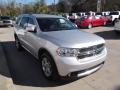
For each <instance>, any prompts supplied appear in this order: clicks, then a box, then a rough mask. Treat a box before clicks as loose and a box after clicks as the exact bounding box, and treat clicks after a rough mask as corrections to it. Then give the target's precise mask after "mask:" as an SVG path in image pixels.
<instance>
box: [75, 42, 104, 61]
mask: <svg viewBox="0 0 120 90" xmlns="http://www.w3.org/2000/svg"><path fill="white" fill-rule="evenodd" d="M104 48H105V45H104V44H99V45H94V46H91V47H87V48H82V49H79V54H78V56H77V58H78V59H84V58H86V57H92V56H96V55H98V54H100V53H101V52H102V51H103V50H104Z"/></svg>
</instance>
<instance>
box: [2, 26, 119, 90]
mask: <svg viewBox="0 0 120 90" xmlns="http://www.w3.org/2000/svg"><path fill="white" fill-rule="evenodd" d="M82 30H83V31H87V32H90V33H95V34H97V35H99V36H101V37H103V38H104V39H105V40H106V47H107V50H108V56H107V59H106V63H105V65H104V66H103V68H102V69H100V70H99V71H97V72H96V73H94V74H92V75H90V76H87V77H84V78H81V79H78V80H74V81H57V82H52V81H48V80H46V79H45V78H44V76H43V75H42V72H41V69H40V64H39V62H38V61H37V59H36V58H34V57H33V56H32V55H31V54H30V53H28V52H27V51H25V50H23V51H21V52H18V51H17V49H16V47H15V44H14V37H13V34H14V31H13V28H11V27H9V28H7V27H6V28H5V27H1V28H0V41H1V42H0V43H1V44H2V48H3V50H4V54H5V57H6V61H7V64H6V65H7V66H8V68H9V72H10V75H9V77H10V78H11V79H12V80H13V85H14V90H41V89H42V90H48V89H49V90H56V89H57V90H73V89H74V90H120V47H119V46H120V36H119V35H116V34H115V32H114V30H113V27H95V28H93V29H89V30H88V29H82ZM0 74H1V75H2V76H4V77H7V76H5V75H4V73H1V72H0ZM0 90H3V89H1V86H0ZM8 90H9V89H8Z"/></svg>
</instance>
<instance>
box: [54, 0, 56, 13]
mask: <svg viewBox="0 0 120 90" xmlns="http://www.w3.org/2000/svg"><path fill="white" fill-rule="evenodd" d="M54 12H56V4H55V0H54Z"/></svg>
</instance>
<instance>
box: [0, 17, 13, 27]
mask: <svg viewBox="0 0 120 90" xmlns="http://www.w3.org/2000/svg"><path fill="white" fill-rule="evenodd" d="M0 26H13V21H12V19H11V18H10V17H9V16H0Z"/></svg>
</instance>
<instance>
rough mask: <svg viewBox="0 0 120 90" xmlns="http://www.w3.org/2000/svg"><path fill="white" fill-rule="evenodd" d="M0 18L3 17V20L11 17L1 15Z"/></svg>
mask: <svg viewBox="0 0 120 90" xmlns="http://www.w3.org/2000/svg"><path fill="white" fill-rule="evenodd" d="M0 19H1V20H4V19H10V17H7V16H1V17H0Z"/></svg>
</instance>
